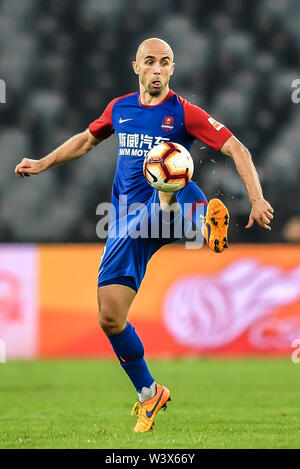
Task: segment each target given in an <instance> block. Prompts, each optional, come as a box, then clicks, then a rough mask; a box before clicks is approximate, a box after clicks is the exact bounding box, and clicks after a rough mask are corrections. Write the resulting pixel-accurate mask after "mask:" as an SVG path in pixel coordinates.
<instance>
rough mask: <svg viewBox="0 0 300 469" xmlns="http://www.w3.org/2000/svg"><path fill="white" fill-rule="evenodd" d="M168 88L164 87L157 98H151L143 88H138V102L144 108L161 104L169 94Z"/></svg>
mask: <svg viewBox="0 0 300 469" xmlns="http://www.w3.org/2000/svg"><path fill="white" fill-rule="evenodd" d="M169 92H170V88H169V87H168V86H166V88H164V89H163V90H162V92H161V93H160V94H159V95H158V96H152V95H151V94H150V93H148V91H146V90H145V89H144V87H143V86H141V87H140V100H141V103H142V104H143V105H144V106H156V105H157V104H159V103H161V102H162V101H163V100H164V99H165V98H166V97H167V96H168V94H169Z"/></svg>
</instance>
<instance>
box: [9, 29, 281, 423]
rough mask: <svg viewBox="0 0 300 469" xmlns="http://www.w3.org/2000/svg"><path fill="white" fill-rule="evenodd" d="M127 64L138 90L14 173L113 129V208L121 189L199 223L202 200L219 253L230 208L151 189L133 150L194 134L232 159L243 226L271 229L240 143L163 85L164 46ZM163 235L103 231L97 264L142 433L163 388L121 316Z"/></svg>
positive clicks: (101, 297)
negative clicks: (245, 212) (240, 185)
mask: <svg viewBox="0 0 300 469" xmlns="http://www.w3.org/2000/svg"><path fill="white" fill-rule="evenodd" d="M132 65H133V70H134V72H135V74H136V75H137V76H138V78H139V92H136V93H131V94H128V95H125V96H121V97H118V98H116V99H114V100H113V101H111V102H110V103H109V104H108V106H107V107H106V109H105V110H104V112H103V114H102V115H101V116H100V117H99V118H98V119H97V120H95V121H94V122H92V123H91V124H90V125H89V128H88V129H87V130H85V131H84V132H82V133H80V134H78V135H75V136H73V137H72V138H71V139H70V140H68V141H66V142H65V143H64V144H63V145H61V146H60V147H59V148H57V149H56V150H54V151H53V152H52V153H50V154H49V155H48V156H46V157H44V158H42V159H40V160H32V159H28V158H24V159H23V160H22V161H21V163H20V164H18V165H17V166H16V169H15V172H16V174H17V175H18V176H20V177H24V176H30V175H31V174H39V173H41V172H42V171H45V170H46V169H48V168H50V167H52V166H56V165H58V164H61V163H66V162H67V161H71V160H75V159H77V158H79V157H81V156H83V155H85V154H86V153H87V152H89V151H90V150H92V149H93V148H94V147H96V145H98V144H99V143H100V142H101V141H103V140H104V139H106V138H108V137H109V136H110V135H112V134H113V133H114V132H116V133H117V135H118V141H119V158H118V164H117V169H116V174H115V178H114V183H113V189H112V203H113V205H114V207H115V209H116V212H117V214H118V213H119V210H120V204H121V205H122V203H121V202H120V197H119V196H120V195H122V196H126V197H127V200H126V202H123V203H125V205H126V204H127V206H129V205H131V204H132V203H135V202H140V203H144V204H146V206H148V207H150V204H151V203H155V202H158V203H159V204H160V205H159V207H160V208H159V210H160V212H161V213H165V212H166V210H167V209H168V207H170V206H171V205H172V204H173V203H174V202H176V203H177V206H179V207H181V208H183V207H184V204H191V207H192V210H191V212H190V217H191V220H192V221H193V222H194V223H195V224H196V225H197V226H198V227H200V226H202V221H203V220H201V219H200V217H199V216H197V214H198V211H197V210H195V207H197V206H198V205H199V204H202V206H204V208H205V210H204V215H205V218H204V224H203V227H204V235H205V238H206V241H207V243H208V245H209V247H210V248H211V249H212V250H213V251H215V252H222V251H223V250H224V249H225V248H226V247H227V228H228V220H229V214H228V211H227V208H226V207H225V206H224V204H223V203H222V202H221V201H220V200H218V199H212V200H211V201H210V203H209V204H208V205H207V199H206V197H205V195H204V193H203V192H202V191H201V189H200V188H199V187H198V186H197V185H196V184H195V183H194V182H192V181H190V182H189V183H188V184H187V185H186V186H185V187H184V188H183V189H181V190H179V191H177V192H174V193H163V192H158V191H157V190H155V189H153V188H152V187H151V186H150V185H149V184H148V183H147V181H146V179H145V177H144V175H143V160H144V158H143V157H142V156H141V153H139V150H146V151H147V150H149V149H150V148H151V147H153V146H154V145H156V144H158V143H161V142H177V143H180V144H182V145H184V146H185V147H186V148H187V149H188V150H189V149H190V148H191V146H192V143H193V141H194V139H195V138H198V139H200V140H201V141H202V142H204V143H205V144H206V145H208V146H210V147H211V148H213V149H214V150H216V151H218V150H220V151H221V152H222V153H224V154H225V155H227V156H230V157H231V158H233V160H234V162H235V165H236V168H237V171H238V172H239V174H240V176H241V178H242V180H243V182H244V184H245V187H246V189H247V192H248V196H249V199H250V202H251V204H252V208H251V213H250V216H249V221H248V224H247V226H246V228H250V227H252V225H253V223H254V221H256V222H257V223H258V224H259V225H260V226H261V227H263V228H265V229H267V230H270V229H271V228H270V222H271V220H272V218H273V209H272V207H271V206H270V204H269V203H268V202H267V201H266V200H265V199H264V197H263V193H262V189H261V186H260V182H259V178H258V175H257V172H256V170H255V167H254V165H253V162H252V159H251V155H250V153H249V151H248V150H247V148H245V146H244V145H243V144H242V143H240V142H239V141H238V140H237V139H236V138H235V137H234V136H233V135H232V133H231V132H230V131H229V130H228V129H227V128H226V127H225V126H224V125H222V124H220V123H219V122H217V121H216V120H214V119H213V118H212V117H211V116H210V115H209V114H207V113H206V112H205V111H204V110H202V109H200V108H198V107H197V106H194V105H193V104H191V103H189V102H188V101H186V100H185V99H183V98H181V97H180V96H178V95H177V94H176V93H174V92H173V91H172V90H170V88H169V81H170V77H171V75H173V72H174V68H175V63H174V60H173V51H172V49H171V47H170V46H169V45H168V44H167V43H166V42H165V41H163V40H161V39H157V38H151V39H147V40H145V41H143V42H142V43H141V44H140V45H139V47H138V50H137V54H136V60H135V61H134V62H133V63H132ZM142 153H143V152H142ZM145 153H146V152H144V154H145ZM139 155H140V156H139ZM122 200H123V199H122ZM121 208H122V207H121ZM123 208H124V207H123ZM150 212H151V210H150ZM161 213H160V214H159V216H160V215H161ZM182 213H184V212H183V211H182ZM151 216H153V214H151V213H150V214H149V218H151ZM128 218H129V215H128ZM170 223H172V220H171V222H170ZM170 241H172V239H171V240H170V239H167V240H166V239H161V238H156V239H153V238H152V239H151V238H148V239H145V238H142V237H140V238H136V239H133V238H132V237H130V236H129V235H127V236H117V237H114V236H110V235H109V236H108V239H107V242H106V247H105V252H104V255H103V257H102V260H101V265H100V269H99V279H98V286H99V287H98V302H99V322H100V326H101V327H102V329H103V331H104V332H105V334H106V335H107V337H108V340H109V341H110V343H111V345H112V347H113V350H114V352H115V353H116V355H117V357H118V359H119V361H120V364H121V366H122V367H123V369H124V370H125V372H126V373H127V375H128V376H129V378H130V380H131V381H132V383H133V385H134V387H135V389H136V390H137V393H138V401H137V403H136V404H135V406H134V408H133V412H134V411H135V412H136V413H137V416H138V418H137V423H136V425H135V427H134V431H135V432H147V431H149V430H150V429H151V428H152V426H153V423H154V419H155V417H156V415H157V413H158V411H159V410H160V409H161V408H164V407H166V402H167V401H168V400H169V399H170V392H169V390H168V389H167V388H166V387H165V386H162V385H160V384H158V383H156V382H155V379H154V378H153V377H152V375H151V373H150V371H149V369H148V367H147V364H146V362H145V360H144V347H143V344H142V342H141V340H140V338H139V336H138V335H137V333H136V331H135V329H134V327H133V326H132V325H131V324H130V323H129V322H128V321H127V316H128V310H129V308H130V305H131V304H132V302H133V300H134V298H135V296H136V293H137V291H138V289H139V287H140V284H141V282H142V279H143V277H144V275H145V270H146V266H147V262H148V261H149V259H150V257H151V256H152V255H153V254H154V253H155V252H156V251H157V250H158V249H159V248H160V247H161V246H163V245H164V244H166V243H168V242H170ZM154 340H155V338H154Z"/></svg>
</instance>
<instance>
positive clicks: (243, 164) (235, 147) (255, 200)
mask: <svg viewBox="0 0 300 469" xmlns="http://www.w3.org/2000/svg"><path fill="white" fill-rule="evenodd" d="M220 151H221V152H222V153H224V154H225V155H227V156H230V157H231V158H232V159H233V161H234V163H235V166H236V169H237V171H238V173H239V175H240V176H241V178H242V180H243V182H244V184H245V187H246V190H247V193H248V196H249V199H250V202H251V204H252V209H251V212H250V216H249V221H248V224H247V225H246V228H251V227H252V226H253V223H254V221H256V222H257V223H258V224H259V225H260V226H262V227H263V228H265V229H267V230H271V227H270V223H271V220H272V219H273V213H274V210H273V208H272V207H271V205H270V204H269V202H267V201H266V200H265V199H264V196H263V192H262V188H261V185H260V182H259V177H258V174H257V171H256V169H255V166H254V164H253V161H252V158H251V154H250V152H249V150H248V149H247V148H246V147H245V146H244V145H243V144H242V143H241V142H240V141H239V140H238V139H237V138H236V137H234V136H233V135H232V136H231V137H229V139H228V140H227V141H226V142H225V143H224V144H223V145H222V147H221V148H220Z"/></svg>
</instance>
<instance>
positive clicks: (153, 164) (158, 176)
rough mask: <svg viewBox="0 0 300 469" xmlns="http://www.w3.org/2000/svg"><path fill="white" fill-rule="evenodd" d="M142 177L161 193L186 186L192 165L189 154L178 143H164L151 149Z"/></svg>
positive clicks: (191, 172) (145, 161)
mask: <svg viewBox="0 0 300 469" xmlns="http://www.w3.org/2000/svg"><path fill="white" fill-rule="evenodd" d="M143 171H144V176H145V178H146V179H147V181H148V182H149V184H150V185H151V186H152V187H154V189H157V190H159V191H162V192H174V191H178V190H179V189H182V188H183V187H184V186H186V185H187V184H188V182H189V181H190V180H191V178H192V176H193V171H194V163H193V159H192V157H191V155H190V153H189V152H188V151H187V149H186V148H184V147H183V146H182V145H179V143H172V142H164V143H161V144H159V145H156V146H155V147H153V148H152V149H151V150H150V151H149V153H148V155H147V156H146V158H145V160H144V168H143Z"/></svg>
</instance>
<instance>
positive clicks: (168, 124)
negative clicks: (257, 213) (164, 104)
mask: <svg viewBox="0 0 300 469" xmlns="http://www.w3.org/2000/svg"><path fill="white" fill-rule="evenodd" d="M161 128H162V129H163V130H164V131H165V132H170V131H171V130H173V129H174V117H170V116H168V117H165V118H164V120H163V121H162V124H161Z"/></svg>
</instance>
